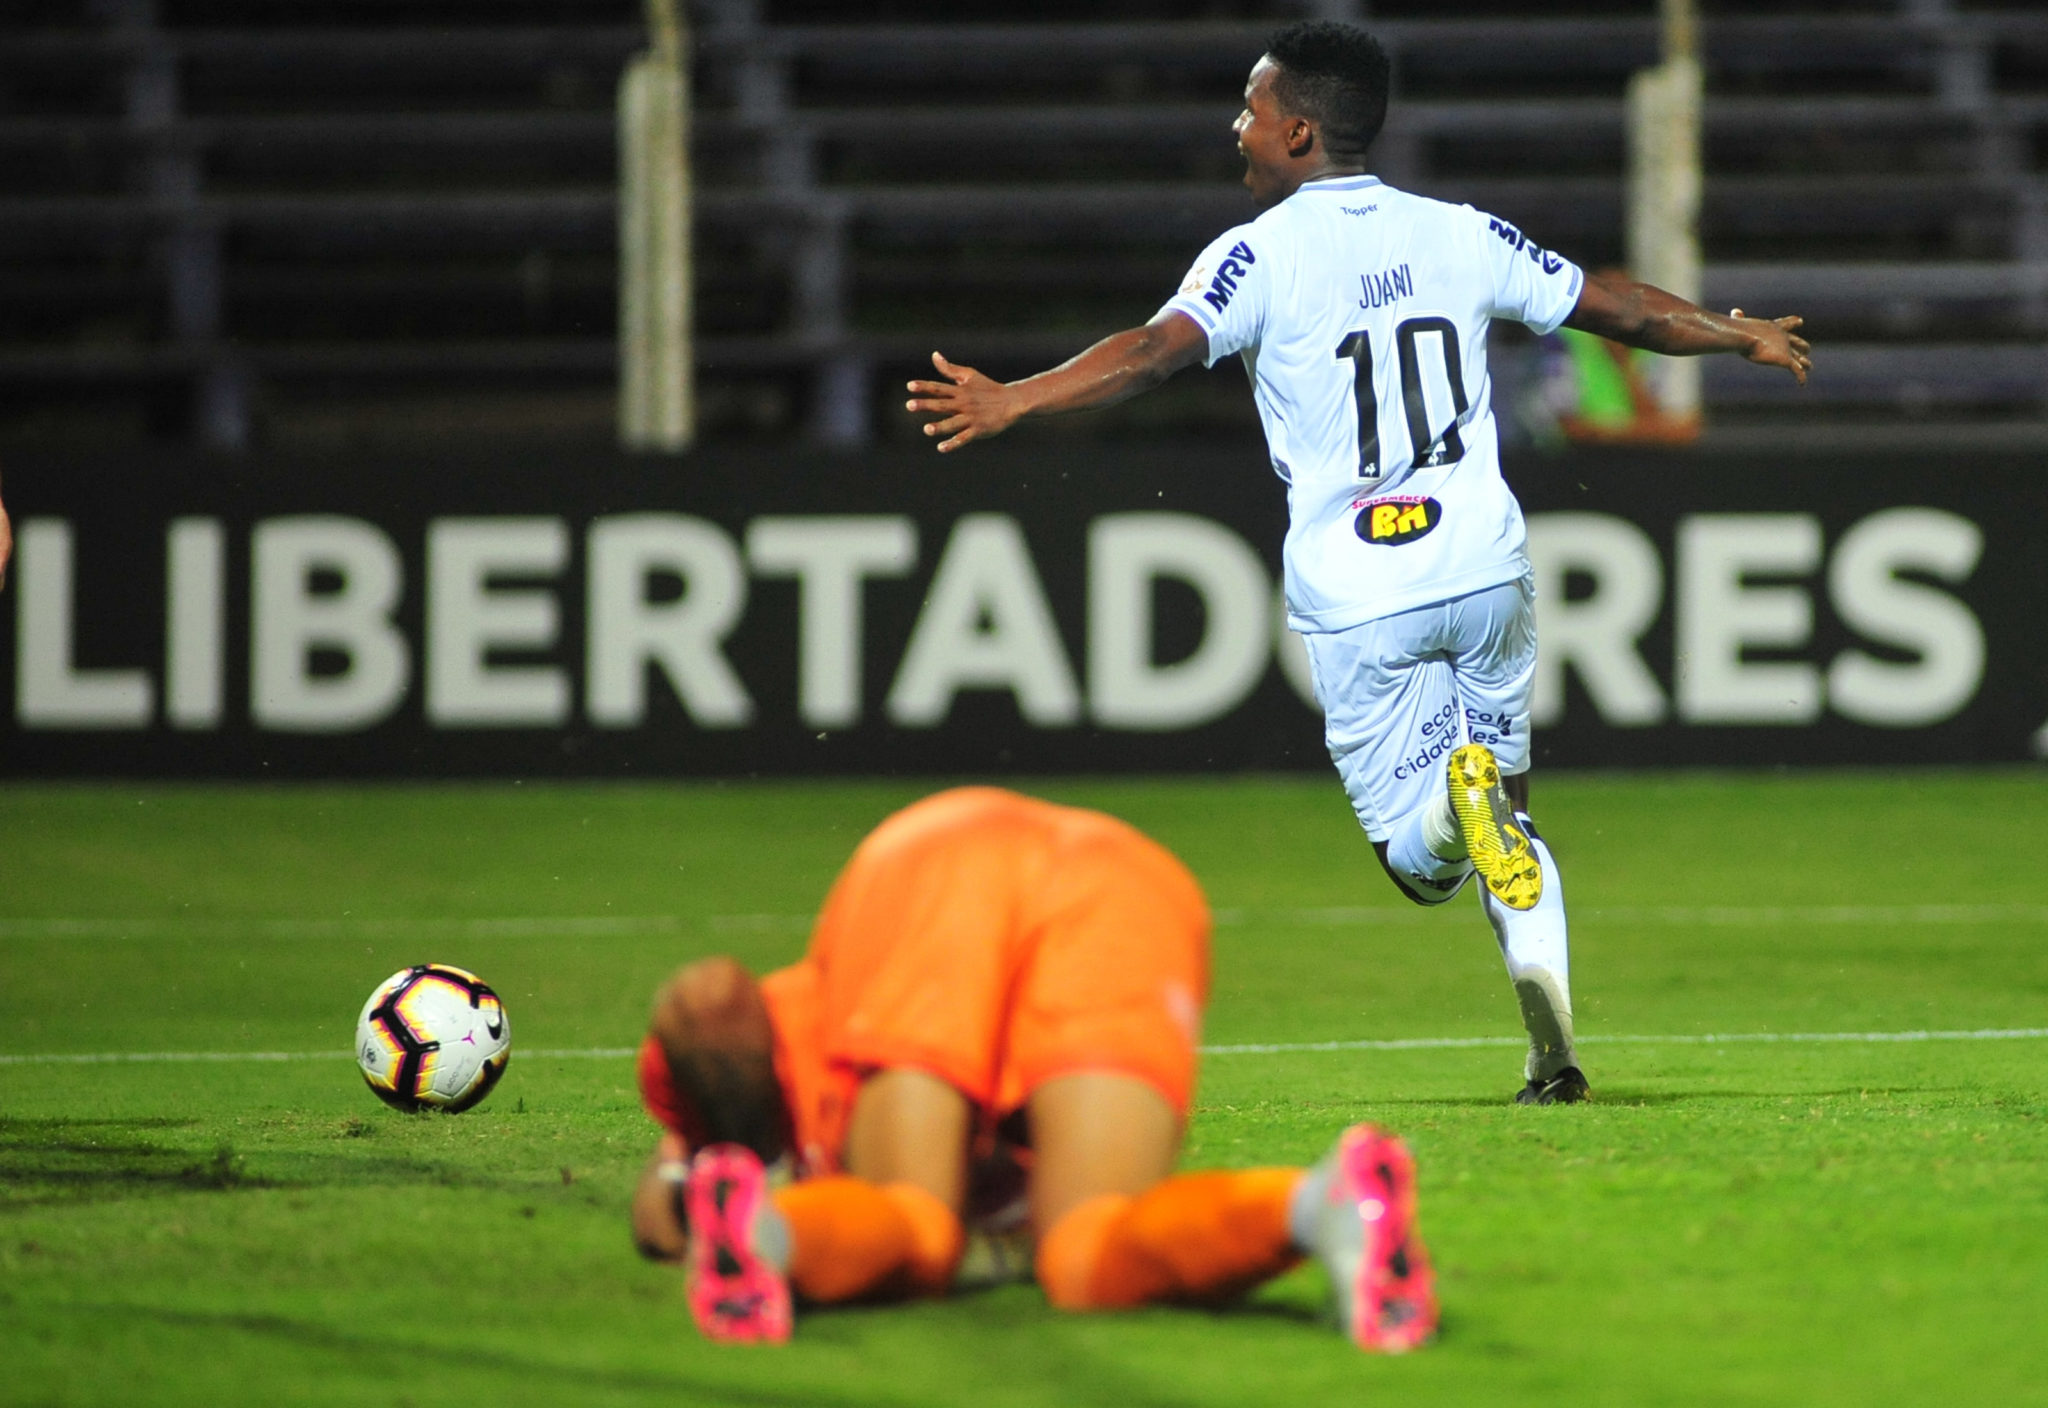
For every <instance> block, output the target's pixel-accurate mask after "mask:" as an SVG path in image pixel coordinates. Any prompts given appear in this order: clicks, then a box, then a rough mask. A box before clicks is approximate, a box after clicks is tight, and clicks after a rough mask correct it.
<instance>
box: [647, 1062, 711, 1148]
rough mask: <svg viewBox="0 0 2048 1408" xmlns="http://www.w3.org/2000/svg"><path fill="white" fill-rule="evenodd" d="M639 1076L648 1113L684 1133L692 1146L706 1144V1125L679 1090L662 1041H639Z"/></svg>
mask: <svg viewBox="0 0 2048 1408" xmlns="http://www.w3.org/2000/svg"><path fill="white" fill-rule="evenodd" d="M636 1066H637V1074H638V1075H639V1078H640V1103H641V1104H643V1105H645V1106H646V1107H647V1113H648V1114H650V1115H652V1116H654V1118H655V1119H656V1120H658V1121H660V1123H661V1125H662V1127H663V1128H665V1129H670V1130H673V1131H675V1132H676V1133H677V1134H679V1135H681V1136H682V1139H683V1143H685V1144H686V1145H688V1146H689V1147H690V1148H692V1149H701V1148H702V1147H703V1146H704V1129H703V1125H702V1123H701V1122H700V1121H699V1120H698V1119H697V1117H696V1111H694V1110H691V1109H690V1108H689V1105H688V1103H687V1102H685V1101H684V1100H683V1098H682V1097H681V1096H680V1095H679V1094H677V1093H676V1087H675V1082H674V1081H673V1080H672V1079H670V1077H669V1073H668V1057H666V1056H664V1055H663V1054H662V1051H661V1043H660V1042H658V1041H656V1040H655V1039H654V1038H653V1037H651V1036H650V1037H648V1038H647V1039H646V1040H645V1041H643V1042H641V1043H640V1056H639V1060H638V1061H637V1062H636Z"/></svg>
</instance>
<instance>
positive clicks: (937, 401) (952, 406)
mask: <svg viewBox="0 0 2048 1408" xmlns="http://www.w3.org/2000/svg"><path fill="white" fill-rule="evenodd" d="M903 409H904V410H906V411H912V412H921V411H937V412H938V413H939V414H940V415H950V414H952V413H953V412H954V411H955V410H957V409H959V407H958V406H957V404H956V403H955V402H954V401H953V399H952V398H951V397H950V396H934V397H932V398H931V399H930V400H928V401H927V400H910V401H905V402H904V403H903Z"/></svg>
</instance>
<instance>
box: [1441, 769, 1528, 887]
mask: <svg viewBox="0 0 2048 1408" xmlns="http://www.w3.org/2000/svg"><path fill="white" fill-rule="evenodd" d="M1449 771H1450V784H1451V811H1452V812H1453V813H1454V814H1455V815H1456V816H1457V818H1458V830H1459V831H1460V832H1462V833H1463V834H1464V837H1465V851H1466V854H1467V855H1469V856H1470V857H1471V858H1472V868H1473V869H1474V870H1476V871H1478V872H1479V878H1480V879H1481V880H1484V881H1485V882H1486V888H1487V889H1488V890H1490V891H1492V892H1493V897H1494V898H1495V899H1497V900H1499V901H1500V902H1501V903H1502V904H1504V905H1506V906H1507V907H1508V908H1509V909H1534V908H1535V907H1536V901H1537V900H1539V899H1541V898H1542V896H1543V863H1542V862H1541V861H1539V860H1538V859H1537V858H1536V851H1535V849H1534V848H1533V847H1532V846H1530V844H1529V838H1528V836H1527V835H1525V834H1524V833H1523V831H1522V827H1521V824H1520V823H1519V822H1517V821H1516V820H1515V809H1514V807H1513V806H1512V805H1511V804H1510V803H1509V802H1508V794H1507V790H1506V789H1505V788H1503V787H1502V786H1501V783H1500V764H1499V763H1497V762H1495V761H1494V757H1493V750H1492V749H1491V748H1488V747H1487V746H1486V745H1485V744H1483V743H1468V744H1466V745H1465V746H1464V747H1462V748H1460V749H1458V750H1457V751H1456V752H1454V753H1452V754H1451V758H1450V763H1449Z"/></svg>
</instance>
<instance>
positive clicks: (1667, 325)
mask: <svg viewBox="0 0 2048 1408" xmlns="http://www.w3.org/2000/svg"><path fill="white" fill-rule="evenodd" d="M1564 321H1565V326H1566V327H1572V328H1577V329H1579V331H1581V332H1590V333H1596V334H1598V335H1599V336H1601V337H1605V338H1611V339H1612V340H1614V341H1615V342H1620V343H1625V344H1627V345H1628V346H1630V347H1641V348H1644V349H1646V350H1648V351H1651V352H1662V353H1664V354H1665V355H1666V356H1671V357H1697V356H1699V355H1700V354H1701V353H1704V352H1739V353H1741V354H1742V355H1743V356H1744V357H1746V358H1748V359H1749V360H1750V361H1752V362H1756V363H1758V364H1759V365H1761V366H1766V367H1783V368H1785V369H1786V370H1787V371H1789V372H1791V373H1792V375H1794V376H1796V377H1798V378H1799V384H1800V385H1801V386H1804V385H1805V384H1806V373H1807V371H1808V370H1809V369H1810V368H1811V367H1812V366H1813V357H1812V351H1813V349H1812V348H1810V347H1809V346H1807V343H1806V339H1805V338H1803V337H1800V336H1798V335H1797V332H1796V330H1797V329H1798V328H1799V327H1801V326H1802V325H1803V324H1804V323H1805V321H1806V320H1805V319H1804V318H1746V317H1744V316H1743V315H1742V310H1741V309H1740V308H1737V309H1736V310H1735V311H1733V312H1732V313H1730V314H1729V315H1728V316H1727V317H1725V318H1724V317H1722V316H1721V315H1720V314H1719V313H1709V312H1708V311H1707V310H1706V309H1704V308H1702V307H1700V306H1699V305H1698V304H1695V303H1688V302H1686V301H1685V300H1684V299H1683V298H1680V297H1679V296H1678V295H1677V294H1674V293H1666V292H1665V291H1664V290H1663V289H1661V288H1657V287H1655V286H1654V285H1651V284H1642V283H1637V282H1636V281H1635V280H1634V279H1631V278H1628V277H1626V276H1624V275H1621V274H1588V275H1587V276H1586V287H1585V290H1584V291H1583V292H1582V293H1580V295H1579V305H1578V307H1576V308H1574V309H1573V310H1572V315H1571V316H1570V317H1569V318H1566V319H1565V320H1564Z"/></svg>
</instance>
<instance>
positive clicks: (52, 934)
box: [0, 904, 2048, 941]
mask: <svg viewBox="0 0 2048 1408" xmlns="http://www.w3.org/2000/svg"><path fill="white" fill-rule="evenodd" d="M1572 917H1573V918H1574V919H1575V920H1577V921H1579V922H1581V923H1586V922H1591V923H1595V924H1600V925H1606V924H1633V925H1639V926H1655V927H1659V928H1671V927H1680V928H1682V927H1689V926H1696V925H1704V926H1710V927H1722V926H1737V927H1752V926H1754V927H1763V926H1768V925H1784V926H1791V927H1799V926H1806V925H1814V926H1841V925H1852V926H1854V925H1860V926H1865V927H1870V928H1880V927H1885V928H1890V927H1916V928H1917V927H1922V926H1947V925H1971V924H2048V904H1817V905H1605V906H1599V905H1586V906H1582V907H1580V908H1576V909H1574V910H1573V911H1572ZM1215 919H1216V923H1217V926H1218V927H1220V928H1242V927H1245V926H1247V925H1271V926H1274V927H1279V928H1303V929H1318V928H1348V927H1351V926H1354V925H1356V926H1360V927H1365V926H1370V925H1376V924H1417V923H1434V922H1438V920H1437V916H1436V914H1435V913H1433V912H1432V911H1430V910H1426V909H1422V908H1420V907H1418V906H1412V905H1404V906H1402V907H1401V908H1398V909H1396V908H1392V907H1390V906H1365V905H1348V906H1332V907H1327V908H1308V909H1302V908H1291V909H1282V908H1273V909H1264V908H1256V909H1254V908H1226V909H1219V910H1217V911H1215ZM810 927H811V917H810V916H809V915H805V914H713V915H707V916H704V917H702V918H700V919H691V918H686V917H685V916H683V915H678V914H621V915H611V914H567V915H513V916H503V917H499V918H477V919H461V918H432V917H421V918H399V919H372V918H356V917H353V916H349V915H342V916H337V917H333V918H327V919H208V918H201V917H197V916H162V917H157V918H147V919H75V918H27V919H0V941H4V940H7V939H304V940H320V939H335V940H347V939H417V940H426V939H435V938H440V939H548V938H558V939H611V938H639V937H648V936H662V935H672V936H675V937H678V938H680V937H683V936H685V935H687V934H690V933H709V934H713V935H720V934H800V933H805V932H807V931H808V930H809V929H810Z"/></svg>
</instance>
